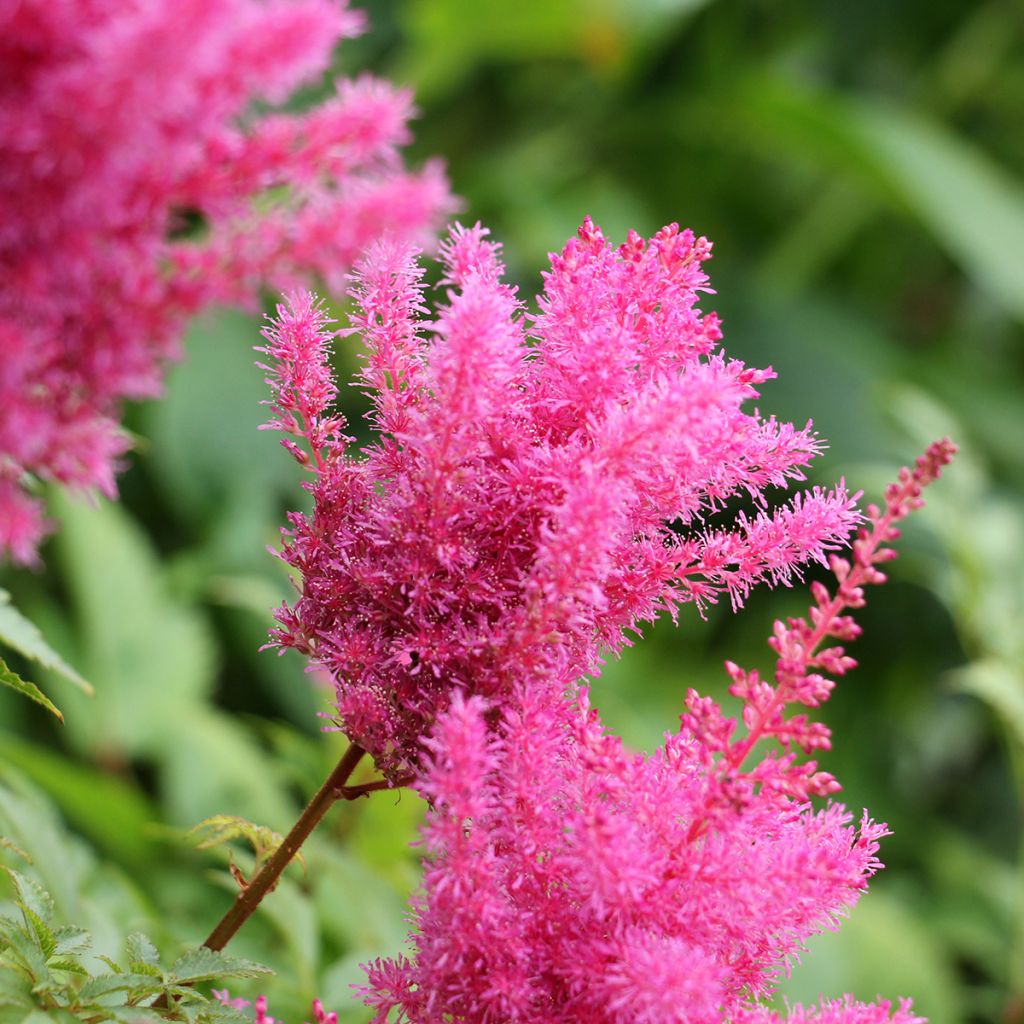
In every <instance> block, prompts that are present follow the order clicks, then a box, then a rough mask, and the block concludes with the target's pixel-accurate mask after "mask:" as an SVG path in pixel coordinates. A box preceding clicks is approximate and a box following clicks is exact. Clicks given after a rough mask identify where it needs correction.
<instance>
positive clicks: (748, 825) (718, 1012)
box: [361, 441, 954, 1024]
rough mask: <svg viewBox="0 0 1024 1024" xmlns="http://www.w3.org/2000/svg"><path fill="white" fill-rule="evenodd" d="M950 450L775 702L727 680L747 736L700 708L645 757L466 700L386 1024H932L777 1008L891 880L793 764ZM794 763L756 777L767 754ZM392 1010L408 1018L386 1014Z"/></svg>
mask: <svg viewBox="0 0 1024 1024" xmlns="http://www.w3.org/2000/svg"><path fill="white" fill-rule="evenodd" d="M953 451H954V448H953V446H952V445H951V444H950V443H949V442H948V441H942V442H937V443H936V444H934V445H932V446H931V447H930V448H929V450H928V452H927V453H926V455H925V456H923V457H922V458H921V459H919V460H918V463H917V465H916V467H915V469H914V470H904V471H903V472H902V473H901V475H900V481H899V483H898V484H896V485H893V486H892V487H891V488H889V490H888V491H887V493H886V507H885V509H884V510H883V509H878V508H875V507H871V508H869V510H868V518H869V521H870V524H871V525H870V527H869V528H865V529H863V530H862V531H861V533H860V535H859V536H858V539H857V541H856V542H855V544H854V557H853V561H852V563H851V562H847V561H845V560H843V559H839V558H833V560H832V568H833V570H834V571H835V574H836V576H837V579H838V589H837V591H836V594H835V596H834V597H830V596H829V595H828V592H827V591H826V590H825V588H824V587H823V586H821V585H819V584H815V585H814V587H813V590H814V598H815V606H814V607H813V608H812V609H811V613H810V621H811V623H813V626H812V625H809V624H808V623H807V622H805V621H804V620H792V621H790V622H789V623H788V625H785V626H783V625H780V624H776V627H775V632H774V635H773V636H772V637H771V639H770V640H769V643H770V645H771V646H772V648H773V649H774V650H775V652H776V654H777V663H776V685H775V687H770V686H768V685H767V684H764V683H761V682H760V681H759V680H758V679H757V678H756V677H755V676H754V674H753V673H744V672H742V671H741V670H739V669H737V668H736V667H735V666H733V665H730V666H729V671H730V674H731V676H732V678H733V680H734V685H733V688H732V692H733V693H734V694H735V695H736V696H737V697H739V698H740V700H741V701H742V702H743V705H744V707H743V722H744V725H745V727H746V730H747V734H746V736H745V737H744V739H742V740H736V739H733V733H734V731H735V727H736V723H735V722H734V721H732V720H730V719H727V718H725V716H724V715H723V714H722V712H721V710H720V709H719V708H718V706H717V704H715V703H714V702H713V701H711V700H710V699H707V698H703V699H702V698H698V697H697V696H696V695H695V694H693V693H692V692H691V694H690V697H689V698H688V710H687V712H686V713H685V714H684V715H683V716H682V718H681V728H680V730H679V732H677V733H676V734H674V735H670V736H668V737H667V738H666V741H665V744H664V746H663V747H661V748H659V749H658V750H657V751H655V753H654V754H652V755H651V756H644V755H640V754H632V753H629V752H628V751H626V750H624V749H623V746H622V744H621V742H620V741H619V740H618V739H616V738H615V737H613V736H610V735H608V734H606V732H605V731H604V729H603V727H602V726H601V723H600V721H599V720H598V718H597V716H596V714H595V713H594V712H593V711H592V710H591V709H590V708H589V706H588V703H587V694H586V691H585V690H583V691H580V692H579V693H578V696H577V699H576V701H575V702H573V701H571V700H569V699H566V696H565V695H564V693H562V692H561V691H560V690H559V689H558V688H557V687H556V686H555V685H554V684H553V683H551V682H549V683H548V685H547V686H546V687H545V686H544V685H542V684H539V683H537V682H535V681H533V680H523V681H521V682H520V683H518V684H517V685H516V687H515V692H514V695H513V698H512V699H511V700H507V701H505V702H504V704H503V706H502V707H501V708H500V709H499V712H498V721H497V723H496V724H495V723H494V721H493V719H494V713H495V708H494V706H493V705H491V704H489V703H488V702H487V700H485V699H484V698H483V697H480V696H469V697H466V696H464V695H463V693H462V692H461V691H458V692H457V693H456V694H455V695H454V697H453V698H452V700H451V701H450V703H449V705H448V708H447V709H446V710H445V711H444V712H442V713H441V714H440V715H439V717H438V719H437V724H436V727H435V729H434V731H433V733H432V735H431V737H430V739H428V740H427V741H426V743H425V747H426V754H425V756H424V762H423V770H422V774H421V776H420V778H419V780H418V781H417V783H416V788H417V789H418V790H419V791H420V793H421V794H422V795H423V796H424V797H425V798H426V799H427V800H428V802H429V804H430V811H429V812H428V816H427V819H426V822H425V825H424V827H423V846H424V849H425V852H426V859H425V861H424V880H423V885H422V889H421V891H420V893H419V894H418V896H417V897H415V898H414V901H413V932H412V934H411V936H410V946H411V950H410V955H409V956H407V957H399V958H396V959H393V960H379V961H377V962H375V963H372V964H369V965H366V971H367V984H366V985H364V986H361V991H362V994H363V997H364V1001H365V1002H366V1003H367V1005H369V1006H371V1007H372V1008H374V1009H375V1011H376V1015H375V1017H374V1024H384V1022H386V1021H388V1020H397V1021H399V1022H401V1021H409V1022H415V1024H442V1022H443V1021H449V1020H458V1021H462V1022H464V1024H486V1022H489V1021H501V1022H502V1024H517V1022H523V1024H526V1022H533V1021H539V1020H543V1021H545V1022H547V1024H574V1022H577V1021H587V1022H592V1024H695V1022H700V1024H711V1022H721V1024H725V1022H732V1024H738V1022H742V1024H782V1022H783V1020H785V1021H787V1022H789V1024H888V1022H890V1021H891V1022H892V1024H920V1019H919V1018H917V1017H915V1016H914V1015H913V1013H912V1012H911V1009H910V1004H909V1002H906V1001H904V1002H902V1003H901V1004H900V1005H899V1007H898V1008H897V1009H895V1010H893V1007H892V1006H891V1004H889V1003H887V1002H879V1003H876V1004H864V1003H858V1002H855V1001H854V1000H853V999H851V998H850V997H846V998H845V999H844V1000H841V1001H834V1002H823V1003H822V1004H821V1006H820V1007H819V1008H817V1009H812V1010H804V1009H803V1008H801V1007H795V1008H793V1009H792V1010H791V1011H790V1012H789V1014H788V1016H786V1017H782V1016H780V1015H779V1014H777V1013H774V1012H772V1011H771V1010H769V1009H768V1008H767V1007H766V1006H765V1005H764V1003H763V1000H765V999H766V998H768V997H770V996H771V995H772V994H773V992H774V988H775V983H776V981H777V980H778V978H779V976H780V974H781V973H782V972H784V971H786V970H788V969H789V966H790V965H791V964H792V963H793V961H794V960H795V959H796V958H797V957H798V955H799V953H800V952H801V951H802V949H803V947H804V943H805V941H806V939H807V938H808V937H809V936H811V935H813V934H815V933H817V932H820V931H822V930H824V929H829V928H835V927H837V926H838V924H839V921H840V919H841V918H842V917H843V916H844V915H845V914H846V913H847V912H848V910H849V908H850V907H852V906H853V904H854V903H855V902H856V901H857V899H858V898H859V897H860V895H861V894H862V893H863V891H864V890H865V888H866V885H867V882H868V879H869V878H870V877H871V876H872V875H873V874H874V873H875V872H876V871H877V870H878V869H879V868H880V867H881V863H880V861H879V860H878V857H877V852H878V841H879V839H880V838H881V837H882V836H884V835H885V834H887V829H886V826H884V825H880V824H877V823H875V822H873V821H872V820H871V819H870V818H869V817H868V816H867V815H866V814H865V815H863V816H862V817H861V819H860V821H859V822H858V823H856V824H855V823H854V821H853V819H852V816H851V815H850V813H849V812H848V811H847V810H846V809H845V808H844V807H842V806H841V805H839V804H836V803H828V804H826V805H825V806H824V807H823V808H820V809H815V808H814V807H812V806H811V804H810V803H809V802H808V799H807V798H808V794H810V793H814V792H822V791H824V792H826V793H828V792H832V791H833V790H834V789H835V788H836V786H835V783H834V780H832V778H831V776H827V777H824V778H823V776H822V773H819V772H817V770H816V768H815V766H814V765H813V762H809V763H808V766H797V764H796V763H795V757H794V754H793V753H792V749H793V748H797V749H800V750H804V751H807V750H815V749H820V748H821V747H823V746H824V745H825V740H826V739H827V733H823V731H822V727H820V726H815V725H812V724H810V723H808V722H807V721H806V720H805V719H804V718H803V717H801V716H797V717H796V718H791V719H789V720H786V719H785V718H784V715H783V708H784V707H785V706H786V705H787V704H790V703H803V704H806V705H810V706H816V705H817V704H819V703H820V702H821V701H823V700H825V699H827V697H828V695H829V692H830V690H831V684H830V683H826V682H825V680H824V677H822V676H820V675H816V673H818V672H819V671H821V670H823V671H828V672H830V673H832V674H834V675H841V674H843V673H844V672H846V671H847V670H848V669H849V668H850V667H851V666H852V664H853V663H852V661H851V659H849V658H848V657H847V656H846V654H845V653H844V652H843V651H842V650H841V649H838V648H834V649H831V650H820V649H819V648H820V645H821V642H822V640H823V638H824V637H826V636H839V637H842V638H844V639H846V638H852V637H853V636H854V635H855V634H856V627H855V626H854V624H853V622H852V620H850V618H849V617H848V616H844V615H842V614H841V613H842V612H843V610H844V609H846V608H856V607H860V606H861V605H862V604H863V603H864V598H863V590H862V588H863V585H865V584H867V583H879V582H882V579H883V578H884V577H883V576H882V574H881V572H880V571H879V570H878V569H877V565H878V564H879V563H881V562H884V561H886V560H888V559H889V558H891V557H892V556H893V553H892V550H891V549H890V548H888V547H886V545H887V544H888V543H889V542H890V541H892V540H894V539H895V538H896V536H897V535H898V530H897V528H896V526H895V525H894V524H895V523H896V522H898V521H899V520H901V519H902V518H904V517H905V516H906V515H907V514H908V513H909V511H911V510H912V509H913V508H916V507H917V506H918V505H920V503H921V499H920V495H921V488H922V487H923V486H925V485H926V484H927V483H928V482H930V481H931V480H932V479H934V478H935V477H936V476H938V474H939V472H940V470H941V467H942V466H943V465H945V463H946V462H948V461H949V458H950V457H951V455H952V453H953ZM765 740H768V741H773V740H774V741H777V742H778V743H779V744H781V746H782V748H783V750H784V751H786V753H784V754H783V755H782V756H779V755H775V754H768V755H766V756H764V757H763V758H762V759H761V760H760V761H757V760H756V759H754V760H751V759H750V757H749V755H750V754H751V753H752V752H753V751H754V748H755V747H756V746H757V745H759V744H761V743H762V742H763V741H765ZM395 1011H397V1017H394V1016H390V1015H391V1014H393V1013H394V1012H395Z"/></svg>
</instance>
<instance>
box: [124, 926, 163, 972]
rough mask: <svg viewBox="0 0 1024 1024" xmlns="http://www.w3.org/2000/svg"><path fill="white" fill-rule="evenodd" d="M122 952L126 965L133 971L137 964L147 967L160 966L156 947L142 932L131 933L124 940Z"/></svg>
mask: <svg viewBox="0 0 1024 1024" xmlns="http://www.w3.org/2000/svg"><path fill="white" fill-rule="evenodd" d="M124 951H125V956H126V957H127V960H128V964H129V966H130V967H132V969H133V970H135V969H137V968H136V965H137V964H145V965H146V966H147V967H159V966H160V954H159V953H158V952H157V948H156V946H154V945H153V943H152V942H151V941H150V940H149V938H147V936H145V935H143V934H142V932H132V934H131V935H129V936H128V938H127V939H126V940H125V944H124Z"/></svg>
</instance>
